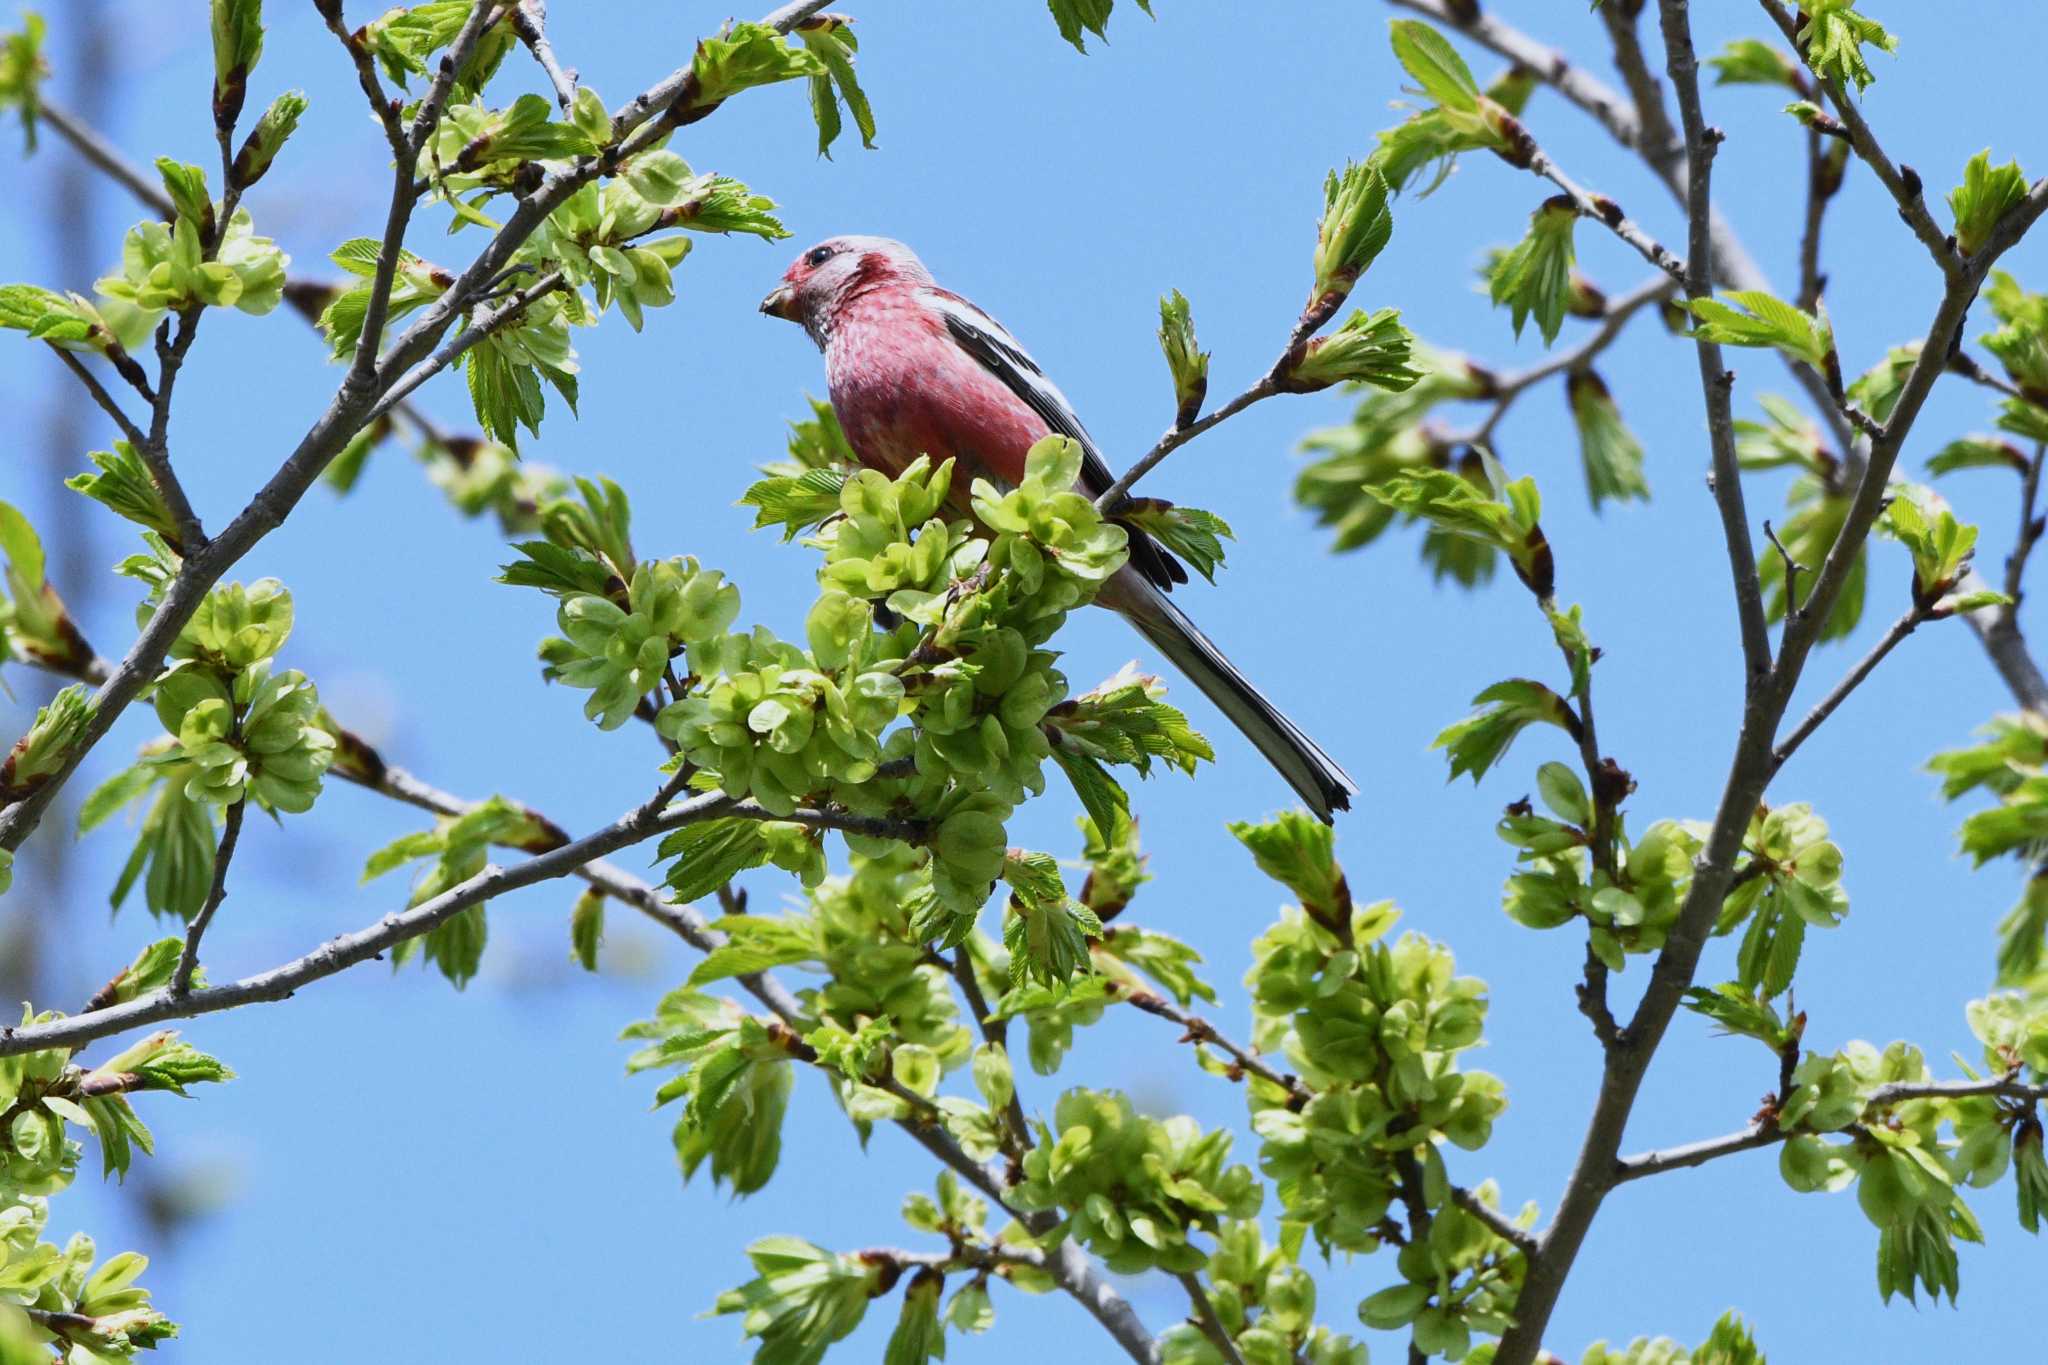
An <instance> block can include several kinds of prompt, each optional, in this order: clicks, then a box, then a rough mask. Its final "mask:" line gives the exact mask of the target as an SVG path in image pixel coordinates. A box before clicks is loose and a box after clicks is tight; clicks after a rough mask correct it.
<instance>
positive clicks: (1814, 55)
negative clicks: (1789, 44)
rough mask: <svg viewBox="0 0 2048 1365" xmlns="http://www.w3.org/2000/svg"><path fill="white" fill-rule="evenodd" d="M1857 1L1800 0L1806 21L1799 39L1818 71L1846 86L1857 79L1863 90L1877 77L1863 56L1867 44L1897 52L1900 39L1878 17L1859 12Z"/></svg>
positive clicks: (1822, 76)
mask: <svg viewBox="0 0 2048 1365" xmlns="http://www.w3.org/2000/svg"><path fill="white" fill-rule="evenodd" d="M1855 2H1856V0H1799V9H1800V12H1801V15H1802V17H1803V19H1804V20H1805V22H1804V23H1802V24H1801V25H1800V26H1799V32H1798V38H1797V42H1798V45H1799V47H1800V49H1801V50H1802V51H1803V52H1805V54H1806V64H1807V65H1808V66H1810V67H1812V68H1813V71H1814V74H1815V75H1817V76H1819V77H1820V78H1821V79H1822V80H1824V81H1833V82H1834V83H1835V84H1837V85H1839V86H1842V87H1844V88H1846V87H1847V86H1848V85H1849V84H1850V83H1851V82H1853V83H1854V84H1855V86H1856V89H1857V90H1858V91H1859V92H1860V91H1862V90H1864V89H1865V88H1866V87H1868V86H1869V85H1870V83H1871V82H1872V81H1874V80H1876V79H1877V77H1875V76H1873V75H1871V74H1870V66H1869V64H1868V63H1866V62H1865V61H1864V60H1863V44H1865V43H1870V44H1872V45H1873V46H1875V47H1877V48H1879V49H1880V50H1882V51H1884V52H1897V51H1898V50H1899V40H1898V39H1897V38H1895V37H1893V36H1892V35H1891V34H1890V33H1887V32H1886V31H1885V27H1884V25H1882V24H1880V23H1878V22H1877V21H1876V20H1875V19H1871V18H1868V17H1866V16H1864V15H1861V14H1858V13H1857V12H1856V9H1855Z"/></svg>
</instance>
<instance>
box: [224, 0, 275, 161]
mask: <svg viewBox="0 0 2048 1365" xmlns="http://www.w3.org/2000/svg"><path fill="white" fill-rule="evenodd" d="M262 55H263V0H213V122H214V126H215V127H217V128H220V129H222V130H227V129H232V128H233V127H234V126H235V119H236V118H237V117H238V116H239V115H240V114H241V112H242V99H243V96H244V95H245V94H246V93H247V91H248V86H249V73H250V72H251V71H252V70H254V69H255V67H256V59H257V58H258V57H260V56H262Z"/></svg>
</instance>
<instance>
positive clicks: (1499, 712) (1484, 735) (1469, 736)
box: [1429, 678, 1579, 784]
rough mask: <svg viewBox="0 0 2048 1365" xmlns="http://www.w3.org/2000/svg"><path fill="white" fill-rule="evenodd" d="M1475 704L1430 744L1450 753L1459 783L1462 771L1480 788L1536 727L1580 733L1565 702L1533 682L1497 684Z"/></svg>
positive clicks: (1521, 679) (1521, 680)
mask: <svg viewBox="0 0 2048 1365" xmlns="http://www.w3.org/2000/svg"><path fill="white" fill-rule="evenodd" d="M1472 704H1473V705H1474V706H1475V707H1477V708H1478V709H1477V710H1475V711H1473V713H1472V714H1471V715H1469V716H1467V717H1466V718H1465V719H1463V720H1461V721H1459V722H1458V723H1457V724H1455V725H1451V726H1449V727H1447V728H1446V729H1445V730H1444V731H1443V733H1442V734H1440V735H1438V736H1437V737H1436V739H1435V740H1434V741H1432V742H1431V744H1430V746H1429V747H1430V748H1432V749H1442V750H1444V751H1445V752H1446V755H1447V757H1449V759H1450V762H1451V779H1452V780H1454V781H1455V780H1456V779H1457V777H1458V775H1459V774H1460V773H1470V774H1471V775H1472V781H1473V783H1474V784H1477V783H1478V781H1479V779H1480V778H1482V777H1484V776H1485V775H1486V773H1487V771H1488V770H1489V769H1490V768H1492V767H1493V766H1494V764H1496V763H1498V762H1500V760H1501V759H1502V758H1503V757H1505V756H1506V755H1507V751H1508V747H1509V746H1510V745H1512V744H1513V743H1514V742H1515V739H1516V737H1517V736H1519V735H1520V734H1521V733H1522V731H1524V730H1526V729H1528V728H1529V727H1530V726H1531V725H1555V726H1557V727H1558V728H1559V729H1561V730H1564V731H1566V732H1567V733H1576V732H1577V730H1578V724H1579V721H1578V717H1577V716H1575V715H1573V714H1572V709H1571V707H1570V706H1569V705H1568V704H1567V703H1566V702H1565V699H1564V698H1563V697H1560V696H1559V695H1557V693H1555V692H1553V691H1551V690H1550V689H1549V688H1548V687H1545V686H1544V685H1543V684H1542V683H1540V682H1534V681H1531V680H1530V679H1528V678H1509V679H1507V680H1506V681H1504V682H1497V683H1495V684H1494V685H1493V686H1491V687H1489V688H1487V689H1486V690H1485V691H1483V692H1481V693H1480V694H1479V695H1478V696H1476V697H1474V698H1473V699H1472Z"/></svg>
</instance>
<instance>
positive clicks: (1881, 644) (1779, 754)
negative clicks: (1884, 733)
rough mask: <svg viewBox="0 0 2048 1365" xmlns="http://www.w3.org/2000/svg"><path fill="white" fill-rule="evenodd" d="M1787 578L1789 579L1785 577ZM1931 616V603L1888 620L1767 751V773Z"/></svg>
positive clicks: (1776, 766)
mask: <svg viewBox="0 0 2048 1365" xmlns="http://www.w3.org/2000/svg"><path fill="white" fill-rule="evenodd" d="M1787 581H1788V582H1789V581H1790V580H1789V579H1788V580H1787ZM1786 591H1787V592H1790V591H1791V590H1790V588H1787V589H1786ZM1933 616H1934V612H1933V608H1932V606H1931V604H1930V605H1929V606H1926V607H1921V606H1914V607H1911V608H1909V609H1908V610H1907V611H1906V613H1905V614H1904V615H1903V616H1901V617H1899V619H1898V620H1896V621H1894V622H1892V624H1891V628H1890V629H1888V630H1887V631H1885V633H1884V635H1883V636H1882V637H1881V638H1880V639H1879V640H1878V642H1877V643H1876V644H1875V645H1872V646H1871V647H1870V652H1869V653H1868V654H1865V655H1864V656H1863V657H1862V658H1861V659H1858V660H1857V661H1856V665H1855V667H1853V668H1851V669H1850V670H1849V672H1848V673H1847V674H1846V675H1845V676H1844V677H1843V678H1842V680H1841V681H1840V682H1838V683H1836V684H1835V686H1834V689H1833V690H1832V691H1830V692H1829V693H1828V694H1827V695H1826V696H1825V697H1822V698H1821V699H1820V700H1819V701H1818V702H1816V703H1815V704H1814V708H1813V709H1812V710H1811V711H1808V712H1807V713H1806V719H1805V720H1802V721H1800V722H1799V726H1798V728H1797V729H1795V730H1793V732H1792V733H1791V734H1789V735H1787V736H1786V737H1785V738H1784V739H1783V740H1782V741H1780V742H1779V744H1778V747H1777V748H1776V749H1774V750H1773V751H1772V752H1771V772H1772V773H1773V774H1774V775H1775V774H1776V773H1777V771H1778V769H1780V768H1782V767H1784V766H1785V760H1786V759H1788V758H1790V757H1792V754H1793V751H1794V750H1796V749H1797V748H1798V747H1799V746H1800V745H1802V744H1804V743H1805V742H1806V740H1807V737H1808V736H1809V735H1811V734H1812V733H1813V732H1814V731H1815V730H1818V729H1819V728H1820V726H1821V722H1822V721H1825V720H1826V719H1827V718H1828V717H1829V716H1831V715H1833V714H1834V713H1835V708H1836V707H1838V706H1840V705H1841V704H1842V703H1843V702H1845V701H1847V700H1848V699H1849V694H1850V693H1851V692H1854V691H1855V690H1856V689H1857V687H1858V686H1859V685H1861V684H1862V682H1863V680H1864V679H1865V678H1867V677H1869V676H1870V673H1871V670H1872V669H1874V668H1876V667H1877V666H1878V665H1879V664H1881V663H1883V662H1884V657H1885V655H1887V654H1889V653H1891V652H1892V651H1893V650H1894V649H1896V648H1897V647H1898V645H1899V642H1900V641H1902V640H1904V639H1905V638H1906V637H1907V636H1908V635H1911V634H1912V633H1913V632H1914V631H1915V630H1917V629H1918V628H1919V626H1920V623H1921V622H1923V621H1928V620H1931V619H1933Z"/></svg>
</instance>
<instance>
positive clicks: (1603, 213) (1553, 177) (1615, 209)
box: [1529, 148, 1697, 282]
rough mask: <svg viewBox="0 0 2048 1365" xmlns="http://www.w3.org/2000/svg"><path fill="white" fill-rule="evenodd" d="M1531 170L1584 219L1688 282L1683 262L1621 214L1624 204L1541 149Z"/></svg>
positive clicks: (1533, 161) (1536, 152) (1665, 271)
mask: <svg viewBox="0 0 2048 1365" xmlns="http://www.w3.org/2000/svg"><path fill="white" fill-rule="evenodd" d="M1529 169H1530V171H1532V172H1533V173H1535V174H1537V175H1540V176H1542V177H1543V178H1544V179H1545V180H1548V181H1549V182H1550V183H1551V184H1553V185H1555V186H1557V187H1558V188H1559V189H1561V190H1563V191H1564V192H1565V196H1566V197H1567V198H1569V199H1570V200H1571V203H1572V207H1573V209H1575V210H1576V211H1577V212H1578V215H1579V216H1580V217H1581V218H1590V219H1592V220H1593V221H1594V222H1596V223H1601V224H1604V225H1605V226H1606V227H1607V229H1608V231H1610V232H1612V233H1613V234H1614V235H1615V236H1617V237H1619V238H1621V240H1622V241H1624V242H1626V243H1628V244H1629V245H1630V246H1632V247H1634V248H1635V249H1636V251H1637V253H1638V254H1640V255H1641V256H1642V258H1643V259H1644V260H1646V261H1648V262H1649V263H1650V264H1651V265H1653V266H1656V267H1657V269H1659V270H1661V271H1663V272H1664V273H1665V274H1667V275H1669V276H1670V277H1671V278H1672V279H1674V280H1678V281H1680V282H1683V281H1684V280H1685V278H1686V266H1685V262H1684V261H1682V260H1680V259H1679V258H1678V257H1677V256H1676V255H1674V254H1673V253H1672V251H1671V250H1670V249H1669V248H1668V247H1666V246H1665V245H1664V244H1663V243H1662V242H1659V241H1658V240H1657V239H1656V238H1654V237H1652V236H1650V234H1649V233H1647V232H1645V231H1643V229H1642V228H1641V227H1640V226H1639V225H1638V224H1636V223H1635V222H1634V221H1632V220H1631V219H1630V218H1629V217H1628V215H1627V214H1625V213H1623V212H1622V211H1621V205H1619V204H1617V203H1615V202H1614V201H1613V200H1612V199H1609V198H1608V197H1607V196H1606V195H1604V194H1594V193H1593V192H1592V191H1590V190H1588V189H1586V188H1585V187H1584V186H1582V185H1580V184H1579V183H1578V182H1577V181H1576V180H1573V179H1572V178H1571V177H1570V176H1569V175H1567V174H1565V171H1564V168H1563V167H1562V166H1559V165H1558V164H1557V163H1556V162H1555V161H1553V160H1551V158H1550V156H1549V154H1548V153H1546V152H1544V151H1543V150H1542V149H1541V148H1538V149H1536V150H1535V151H1534V152H1532V153H1531V154H1530V157H1529ZM1695 249H1697V248H1695Z"/></svg>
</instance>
